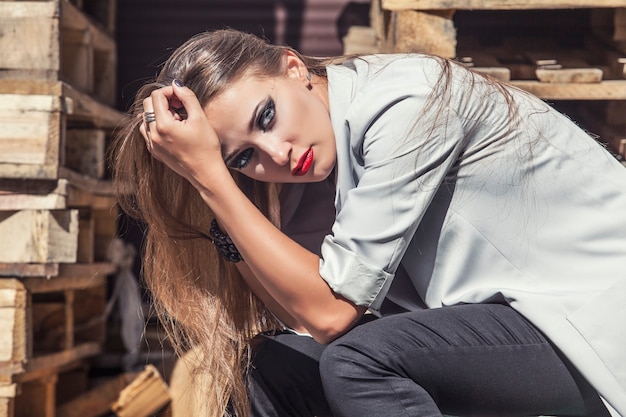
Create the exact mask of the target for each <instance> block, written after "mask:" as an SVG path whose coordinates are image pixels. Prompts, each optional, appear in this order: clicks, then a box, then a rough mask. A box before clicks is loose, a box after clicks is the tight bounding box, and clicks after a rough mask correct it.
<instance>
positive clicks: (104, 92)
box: [0, 0, 117, 105]
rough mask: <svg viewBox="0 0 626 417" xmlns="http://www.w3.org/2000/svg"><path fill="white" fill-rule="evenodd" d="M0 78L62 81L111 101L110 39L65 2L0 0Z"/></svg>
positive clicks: (112, 66) (113, 52)
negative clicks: (0, 30) (1, 30)
mask: <svg viewBox="0 0 626 417" xmlns="http://www.w3.org/2000/svg"><path fill="white" fill-rule="evenodd" d="M0 27H2V28H3V36H1V37H0V50H2V52H3V53H2V56H1V58H0V68H2V70H1V71H0V77H1V78H5V79H31V80H45V81H49V82H54V81H61V80H62V81H66V82H68V83H69V84H71V85H72V86H74V87H75V88H77V89H79V90H81V91H83V92H85V93H87V94H90V95H92V96H93V97H95V98H97V99H98V100H99V101H101V102H103V103H105V104H108V105H113V104H114V103H115V91H116V85H115V77H116V60H117V51H116V43H115V41H114V39H113V38H112V37H111V36H110V35H109V34H108V33H106V31H104V30H103V29H101V28H100V27H99V26H98V25H96V24H94V23H93V22H92V20H91V19H89V18H88V17H87V16H86V15H85V13H83V12H82V11H81V10H80V9H79V8H77V7H76V6H75V5H74V4H72V3H70V2H69V1H68V0H49V1H0Z"/></svg>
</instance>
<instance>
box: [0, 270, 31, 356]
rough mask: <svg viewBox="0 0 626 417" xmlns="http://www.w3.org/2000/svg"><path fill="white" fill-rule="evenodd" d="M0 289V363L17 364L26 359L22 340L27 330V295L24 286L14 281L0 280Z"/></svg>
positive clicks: (25, 347) (24, 345)
mask: <svg viewBox="0 0 626 417" xmlns="http://www.w3.org/2000/svg"><path fill="white" fill-rule="evenodd" d="M1 281H2V286H1V287H0V334H2V335H3V336H2V337H3V341H2V343H1V344H0V363H1V362H19V361H23V360H24V359H26V356H27V351H26V350H27V345H26V341H25V338H24V335H25V333H26V332H27V331H28V329H27V317H26V304H27V293H26V289H25V288H24V285H23V284H22V283H21V282H19V281H18V280H16V279H6V280H4V279H3V280H1Z"/></svg>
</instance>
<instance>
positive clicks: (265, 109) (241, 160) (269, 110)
mask: <svg viewBox="0 0 626 417" xmlns="http://www.w3.org/2000/svg"><path fill="white" fill-rule="evenodd" d="M275 117H276V105H275V104H274V100H273V99H272V98H268V99H267V101H266V102H265V104H264V105H263V106H261V111H260V112H259V114H258V115H257V117H256V127H257V128H258V129H259V130H261V131H262V132H264V133H265V132H266V131H268V130H269V129H271V127H272V125H273V124H274V119H275ZM253 154H254V149H253V148H246V149H244V150H243V151H241V152H240V153H239V154H238V155H237V156H236V157H235V158H234V159H233V160H232V162H231V163H229V164H228V165H229V166H230V167H231V168H234V169H243V168H245V167H246V166H247V165H248V164H249V163H250V160H251V159H252V155H253Z"/></svg>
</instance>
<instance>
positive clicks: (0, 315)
mask: <svg viewBox="0 0 626 417" xmlns="http://www.w3.org/2000/svg"><path fill="white" fill-rule="evenodd" d="M114 12H115V0H91V1H85V4H82V2H75V3H71V2H70V1H68V0H48V1H0V28H1V31H0V32H1V33H0V51H1V55H0V331H1V332H2V335H3V340H2V341H1V342H0V417H14V416H20V417H21V416H24V417H27V416H46V417H52V416H55V415H70V414H68V413H67V410H66V409H65V410H66V411H63V412H62V413H57V410H64V409H63V408H62V405H63V404H64V403H67V402H68V401H70V400H71V399H73V398H76V397H77V396H78V395H80V394H81V393H82V392H84V391H86V390H87V388H88V372H89V366H88V362H87V359H88V358H90V357H93V356H94V355H98V354H99V353H100V352H101V350H102V344H103V341H104V337H105V321H104V315H105V306H106V302H107V277H108V276H110V275H111V274H112V273H114V272H115V269H116V267H115V265H113V264H112V263H110V262H109V261H108V258H107V249H108V247H109V244H110V243H111V242H112V241H113V239H115V237H116V234H117V226H116V222H117V216H118V212H117V207H116V205H115V199H114V197H113V193H112V186H111V183H110V180H108V179H107V178H106V170H105V164H104V152H105V148H106V145H107V141H108V140H109V139H110V137H111V135H112V132H113V131H114V129H115V128H116V127H117V126H119V124H120V123H121V122H122V121H123V118H124V116H123V115H122V114H121V113H119V112H117V111H116V110H114V109H113V107H112V106H113V104H114V99H115V72H116V68H115V66H116V45H115V42H114V40H113V33H112V31H113V30H114ZM71 415H74V414H71ZM84 415H85V416H88V415H87V414H84ZM90 415H91V414H90ZM94 415H95V414H94Z"/></svg>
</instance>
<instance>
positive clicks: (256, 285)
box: [237, 262, 307, 333]
mask: <svg viewBox="0 0 626 417" xmlns="http://www.w3.org/2000/svg"><path fill="white" fill-rule="evenodd" d="M237 269H238V270H239V272H240V273H241V275H242V276H243V279H244V280H245V281H246V283H247V284H248V286H249V287H250V290H252V292H253V293H254V294H255V295H256V296H257V297H258V298H259V299H260V300H261V301H262V302H263V304H265V306H266V307H267V308H268V309H269V310H270V311H271V312H272V314H273V315H274V316H275V317H276V318H277V319H278V320H280V321H281V322H282V323H283V324H284V325H285V326H288V327H289V328H291V329H293V330H295V331H297V332H301V333H306V331H307V330H306V328H305V327H304V326H303V325H302V324H300V323H298V321H297V320H296V319H294V318H293V316H292V315H291V314H289V312H287V310H285V309H284V308H283V307H282V306H281V305H280V304H279V303H278V302H276V300H274V298H272V296H271V295H270V294H269V293H268V292H267V290H266V289H265V287H263V285H262V284H261V282H260V281H259V279H258V278H257V277H256V276H255V275H254V274H253V273H252V271H251V270H250V268H249V267H248V265H247V264H246V263H245V262H239V263H237Z"/></svg>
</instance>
